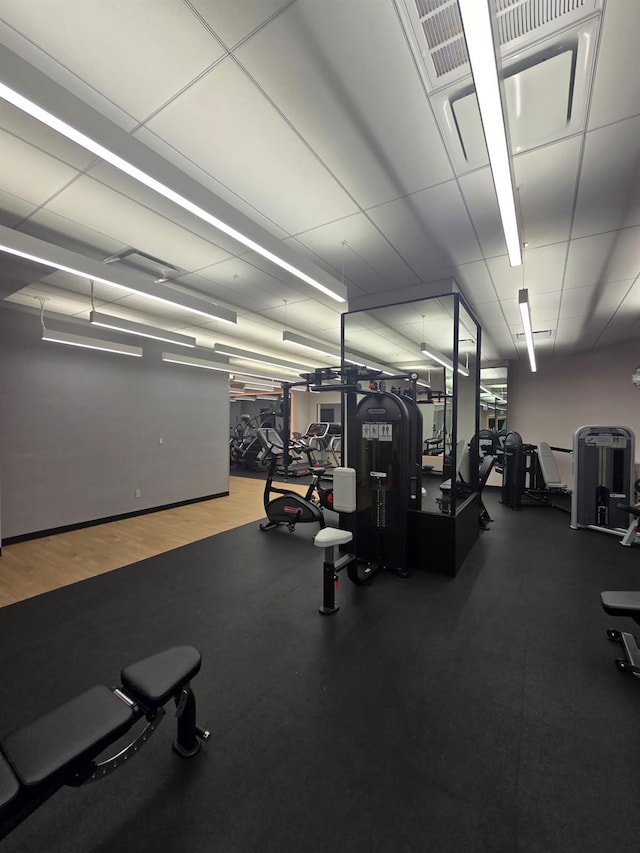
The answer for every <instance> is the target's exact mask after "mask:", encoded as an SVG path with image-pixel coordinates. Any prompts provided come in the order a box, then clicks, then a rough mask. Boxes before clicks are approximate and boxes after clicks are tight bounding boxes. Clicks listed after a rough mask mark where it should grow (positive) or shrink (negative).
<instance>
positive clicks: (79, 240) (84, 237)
mask: <svg viewBox="0 0 640 853" xmlns="http://www.w3.org/2000/svg"><path fill="white" fill-rule="evenodd" d="M20 231H22V232H23V233H24V234H30V235H31V236H32V237H37V238H38V239H39V240H46V241H47V242H48V243H54V244H55V245H56V246H62V247H63V248H65V249H70V250H71V251H74V252H80V253H81V254H83V255H86V256H87V257H90V258H93V259H94V260H100V261H102V260H104V258H108V257H109V255H113V254H115V253H116V252H120V251H122V250H123V249H126V248H127V245H128V244H127V243H123V242H122V241H119V240H114V239H113V238H111V237H109V236H108V235H106V234H103V233H101V232H100V231H96V230H95V229H94V228H89V227H88V226H87V225H85V224H84V223H82V222H76V221H75V220H73V219H68V218H67V217H66V216H59V215H58V214H56V213H52V212H51V211H50V210H47V209H46V208H41V209H40V210H38V211H37V212H36V213H34V214H33V216H31V217H30V218H29V219H28V221H27V222H24V223H23V224H22V225H21V226H20Z"/></svg>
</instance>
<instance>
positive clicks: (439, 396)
mask: <svg viewBox="0 0 640 853" xmlns="http://www.w3.org/2000/svg"><path fill="white" fill-rule="evenodd" d="M479 345H480V329H479V326H478V324H477V322H476V320H475V319H474V317H473V315H472V314H471V312H470V311H469V309H468V307H467V306H466V305H465V303H464V302H463V300H462V297H461V296H460V295H459V294H457V293H447V294H444V295H442V296H437V297H432V298H429V299H423V300H416V301H413V302H404V303H399V304H395V305H389V306H385V307H380V308H372V309H367V310H363V311H353V312H348V313H346V314H344V315H343V357H344V360H345V362H347V363H350V364H360V365H363V366H367V367H369V368H372V369H375V370H378V371H380V373H379V377H378V380H377V381H380V382H382V383H383V386H384V390H388V391H391V390H394V389H398V390H400V391H401V392H402V391H408V390H409V389H410V388H411V383H410V382H402V381H400V380H397V379H389V380H386V379H385V377H387V376H389V377H390V376H394V375H397V374H406V373H411V372H415V373H417V374H418V381H417V403H418V406H419V409H420V411H421V414H422V450H423V453H422V460H421V462H422V469H423V500H422V511H423V512H432V513H442V512H446V513H451V512H455V509H456V507H458V506H460V505H461V503H462V502H463V501H464V500H465V498H466V497H468V494H469V488H470V487H471V488H472V487H473V485H474V478H473V473H472V471H473V466H472V465H471V467H470V461H469V460H470V456H469V452H468V444H469V442H470V440H471V438H472V437H473V436H474V435H475V433H476V431H477V429H478V423H479V398H478V384H477V383H478V379H479V358H480V353H479ZM463 441H464V447H463V446H462V442H463ZM464 465H466V466H467V470H466V472H463V471H462V466H464ZM476 475H477V466H476ZM475 482H477V476H476V481H475Z"/></svg>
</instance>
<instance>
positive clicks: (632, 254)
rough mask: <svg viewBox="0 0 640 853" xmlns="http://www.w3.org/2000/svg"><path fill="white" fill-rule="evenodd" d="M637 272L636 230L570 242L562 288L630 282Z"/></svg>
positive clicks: (639, 233)
mask: <svg viewBox="0 0 640 853" xmlns="http://www.w3.org/2000/svg"><path fill="white" fill-rule="evenodd" d="M639 273H640V227H636V228H627V229H624V230H623V231H611V232H609V233H607V234H596V235H594V236H592V237H582V238H581V239H579V240H572V241H571V243H570V245H569V257H568V259H567V271H566V275H565V283H564V286H565V288H572V287H586V286H587V285H590V284H598V283H599V282H609V281H619V280H621V279H632V278H635V277H636V276H637V275H638V274H639Z"/></svg>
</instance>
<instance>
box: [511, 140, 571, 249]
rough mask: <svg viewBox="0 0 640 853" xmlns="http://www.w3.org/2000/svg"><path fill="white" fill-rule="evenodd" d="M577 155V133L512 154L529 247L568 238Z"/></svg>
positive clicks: (524, 232) (524, 238)
mask: <svg viewBox="0 0 640 853" xmlns="http://www.w3.org/2000/svg"><path fill="white" fill-rule="evenodd" d="M579 158H580V138H579V137H574V138H572V139H564V140H562V141H561V142H556V143H554V144H553V145H548V146H545V147H543V148H538V149H536V150H535V151H527V152H526V153H524V154H519V155H518V156H517V157H515V158H514V170H513V171H514V182H515V186H516V187H517V194H518V196H517V199H516V202H517V206H518V207H519V209H520V215H519V218H520V228H521V233H522V239H523V242H527V243H528V244H529V248H535V247H536V246H546V245H548V244H550V243H558V242H560V241H563V240H567V239H568V238H569V233H570V228H571V217H572V214H573V199H574V196H575V189H576V180H577V175H578V162H579Z"/></svg>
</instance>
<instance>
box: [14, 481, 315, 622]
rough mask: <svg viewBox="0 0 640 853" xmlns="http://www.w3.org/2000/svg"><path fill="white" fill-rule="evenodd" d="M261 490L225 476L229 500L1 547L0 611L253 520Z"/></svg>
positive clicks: (258, 513)
mask: <svg viewBox="0 0 640 853" xmlns="http://www.w3.org/2000/svg"><path fill="white" fill-rule="evenodd" d="M287 488H293V489H295V490H296V491H304V487H302V486H297V484H287ZM263 489H264V480H260V479H255V480H254V479H250V478H247V477H230V478H229V495H228V497H223V498H216V499H215V500H211V501H200V502H199V503H193V504H188V505H187V506H181V507H177V508H175V509H167V510H163V511H160V512H153V513H149V514H147V515H139V516H135V517H134V518H126V519H122V520H120V521H112V522H109V523H106V524H98V525H94V526H92V527H84V528H82V529H80V530H72V531H69V532H67V533H58V534H56V535H54V536H44V537H42V538H40V539H31V540H29V541H26V542H18V543H16V544H14V545H4V546H3V547H2V556H0V607H5V606H6V605H7V604H14V603H15V602H17V601H22V600H23V599H25V598H31V597H32V596H34V595H39V594H40V593H42V592H49V591H50V590H52V589H57V588H58V587H61V586H66V585H67V584H70V583H75V582H76V581H81V580H85V579H86V578H90V577H93V576H94V575H99V574H102V573H103V572H109V571H112V570H113V569H119V568H121V567H122V566H127V565H129V564H130V563H135V562H137V561H138V560H144V559H146V558H147V557H153V556H155V555H156V554H162V553H163V552H165V551H170V550H171V549H172V548H178V547H180V546H181V545H187V544H188V543H189V542H195V541H197V540H198V539H205V538H206V537H207V536H213V535H214V534H216V533H221V532H222V531H224V530H231V529H232V528H234V527H240V526H241V525H243V524H248V523H249V522H251V521H258V520H259V519H262V518H264V508H263V505H262V492H263Z"/></svg>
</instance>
